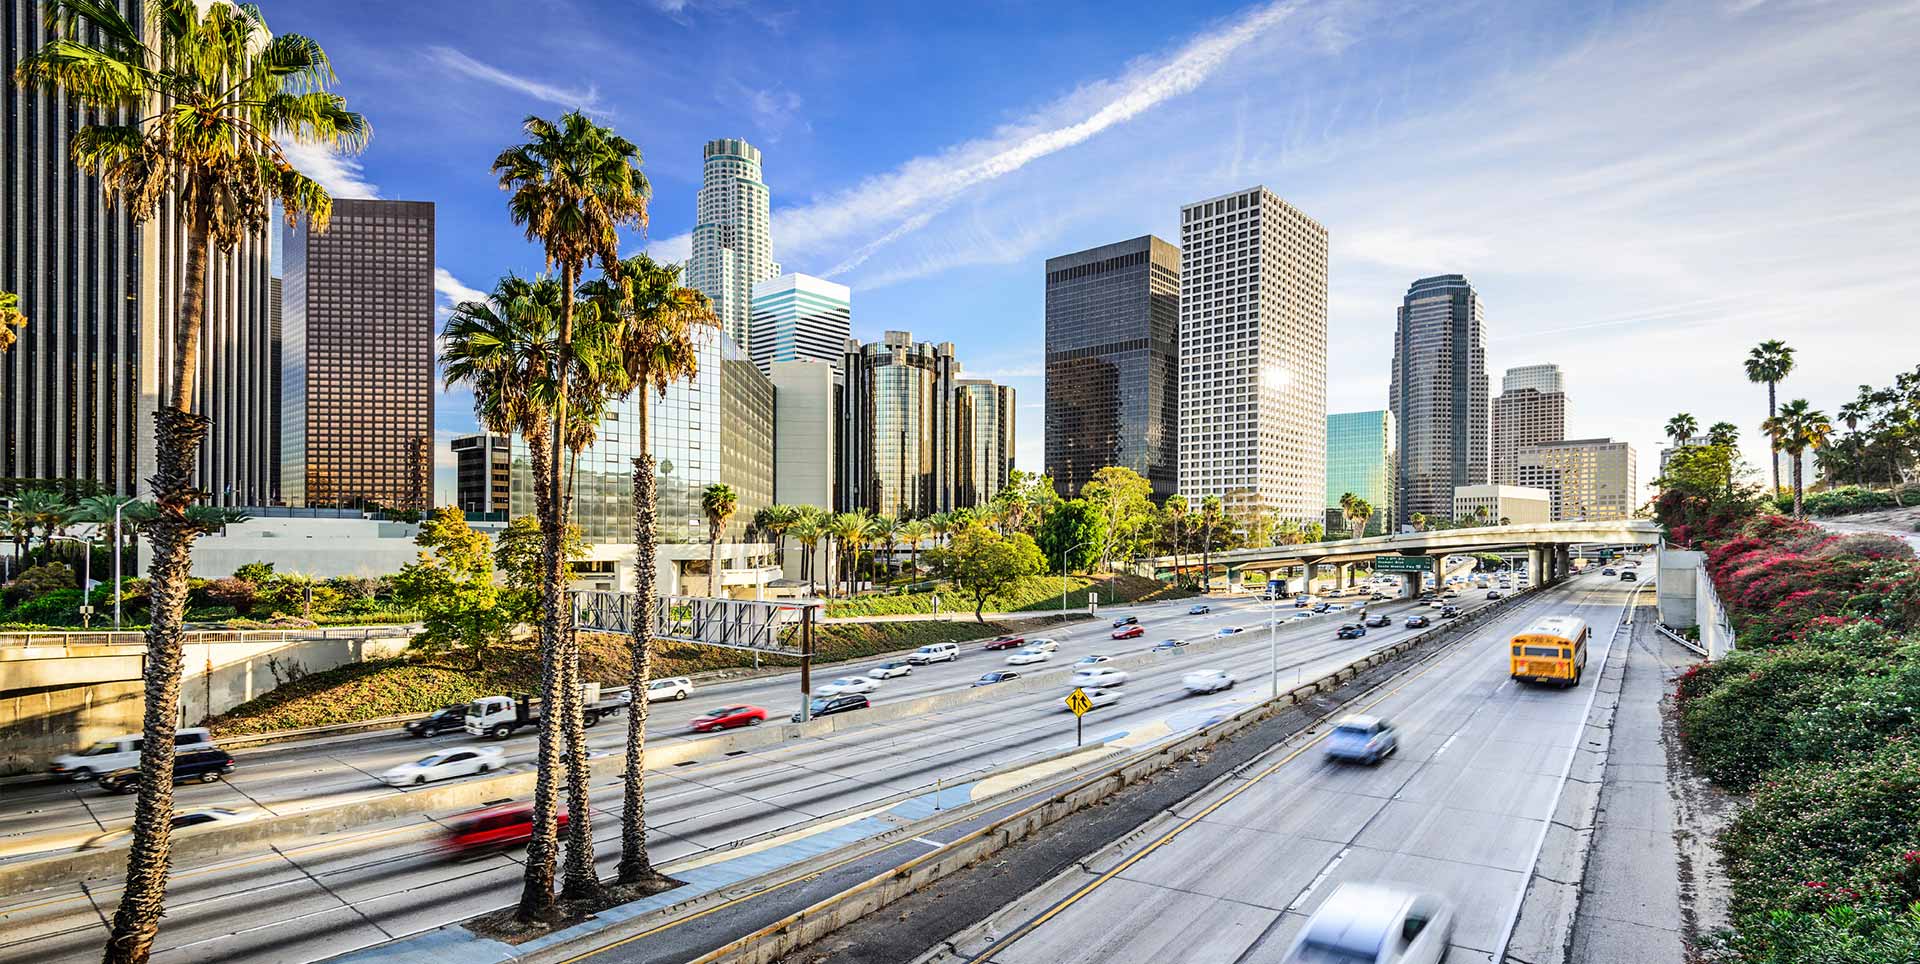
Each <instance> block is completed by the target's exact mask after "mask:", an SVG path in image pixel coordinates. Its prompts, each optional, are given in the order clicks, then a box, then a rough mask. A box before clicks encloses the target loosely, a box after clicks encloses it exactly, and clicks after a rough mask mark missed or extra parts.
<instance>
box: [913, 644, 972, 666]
mask: <svg viewBox="0 0 1920 964" xmlns="http://www.w3.org/2000/svg"><path fill="white" fill-rule="evenodd" d="M959 658H960V647H959V646H957V645H955V644H953V643H934V644H932V645H929V646H922V647H920V648H919V649H916V650H914V651H913V652H911V653H908V654H907V662H909V663H912V664H913V665H915V666H931V665H933V664H934V663H951V662H953V661H954V660H956V659H959Z"/></svg>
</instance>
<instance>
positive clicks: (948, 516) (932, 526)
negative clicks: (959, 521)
mask: <svg viewBox="0 0 1920 964" xmlns="http://www.w3.org/2000/svg"><path fill="white" fill-rule="evenodd" d="M953 530H954V525H953V513H951V512H935V513H934V514H932V515H930V516H927V531H929V532H932V533H933V538H934V539H935V540H936V541H937V542H939V543H941V544H945V543H946V541H947V535H948V533H951V532H952V531H953Z"/></svg>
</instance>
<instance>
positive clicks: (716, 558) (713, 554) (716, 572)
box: [707, 519, 721, 599]
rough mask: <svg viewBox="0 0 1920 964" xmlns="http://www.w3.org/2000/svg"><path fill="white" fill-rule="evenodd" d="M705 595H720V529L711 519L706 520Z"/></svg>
mask: <svg viewBox="0 0 1920 964" xmlns="http://www.w3.org/2000/svg"><path fill="white" fill-rule="evenodd" d="M707 595H709V596H713V597H714V598H716V599H717V598H719V597H720V595H721V593H720V527H719V526H718V525H715V524H714V521H713V520H712V519H708V520H707Z"/></svg>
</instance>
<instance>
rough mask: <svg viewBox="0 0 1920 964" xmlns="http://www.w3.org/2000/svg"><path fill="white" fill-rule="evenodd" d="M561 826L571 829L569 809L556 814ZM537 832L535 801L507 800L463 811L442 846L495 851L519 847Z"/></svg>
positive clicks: (465, 851)
mask: <svg viewBox="0 0 1920 964" xmlns="http://www.w3.org/2000/svg"><path fill="white" fill-rule="evenodd" d="M554 816H555V819H556V821H557V822H558V823H559V826H560V830H561V831H562V832H564V831H565V830H566V829H567V811H566V810H564V809H563V810H561V811H560V812H559V813H557V814H555V815H554ZM532 836H533V804H531V803H521V802H516V803H503V804H500V805H499V806H494V807H487V808H486V809H484V810H475V811H473V812H472V813H463V814H461V815H459V816H457V817H454V818H453V819H451V820H449V821H448V822H447V832H446V835H445V836H443V837H441V838H440V847H441V849H442V850H445V851H447V852H449V853H452V854H455V855H463V854H468V853H491V852H493V851H495V850H504V849H506V848H508V847H517V846H519V845H520V844H523V843H526V842H527V839H528V838H529V837H532Z"/></svg>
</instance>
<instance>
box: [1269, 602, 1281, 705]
mask: <svg viewBox="0 0 1920 964" xmlns="http://www.w3.org/2000/svg"><path fill="white" fill-rule="evenodd" d="M1268 595H1270V596H1273V598H1272V599H1269V600H1267V661H1268V662H1269V663H1270V664H1271V665H1272V667H1273V669H1272V673H1271V675H1272V678H1273V693H1272V696H1271V699H1274V700H1278V699H1279V698H1280V636H1279V632H1278V629H1279V620H1280V597H1279V595H1278V594H1276V593H1268Z"/></svg>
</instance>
